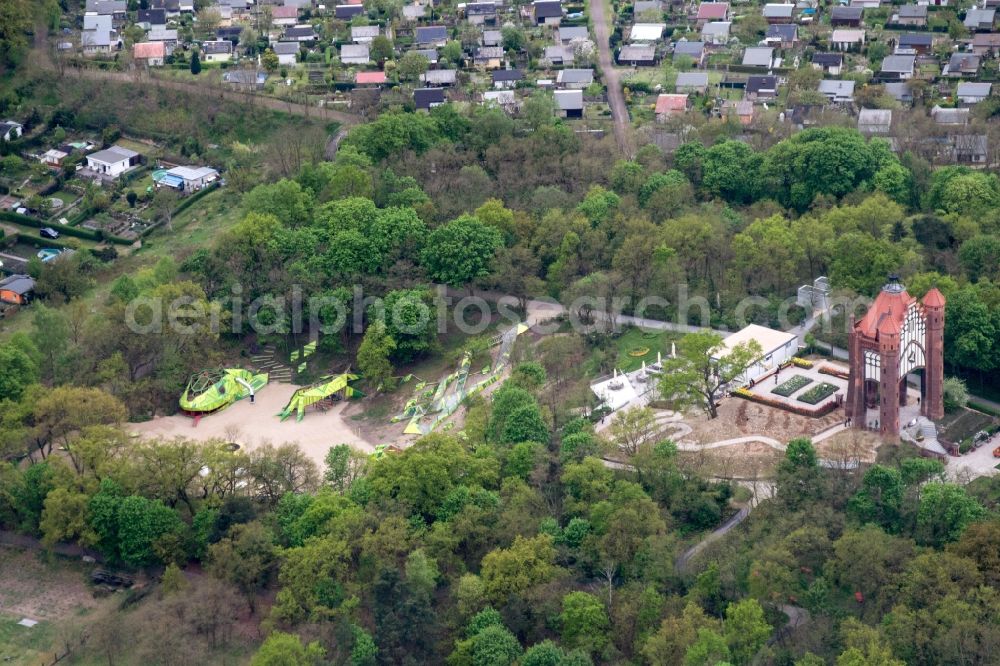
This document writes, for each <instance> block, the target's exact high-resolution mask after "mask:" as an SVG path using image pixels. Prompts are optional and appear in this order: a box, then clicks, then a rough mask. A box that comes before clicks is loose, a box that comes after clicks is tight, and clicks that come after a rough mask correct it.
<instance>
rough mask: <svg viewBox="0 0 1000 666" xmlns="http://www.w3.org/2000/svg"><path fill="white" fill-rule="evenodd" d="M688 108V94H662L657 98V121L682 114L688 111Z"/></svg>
mask: <svg viewBox="0 0 1000 666" xmlns="http://www.w3.org/2000/svg"><path fill="white" fill-rule="evenodd" d="M687 108H688V96H687V94H683V95H680V94H678V95H671V94H661V95H658V96H657V98H656V108H655V113H656V121H657V122H660V123H662V122H664V121H665V120H667V119H668V118H673V117H674V116H681V115H684V113H686V112H687Z"/></svg>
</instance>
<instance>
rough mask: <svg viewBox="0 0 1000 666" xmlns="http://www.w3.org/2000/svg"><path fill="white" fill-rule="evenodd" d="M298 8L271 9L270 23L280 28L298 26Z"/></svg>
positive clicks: (281, 7)
mask: <svg viewBox="0 0 1000 666" xmlns="http://www.w3.org/2000/svg"><path fill="white" fill-rule="evenodd" d="M298 22H299V8H298V7H290V6H284V5H282V6H280V7H271V23H272V24H273V25H278V26H282V27H289V26H293V25H296V24H298Z"/></svg>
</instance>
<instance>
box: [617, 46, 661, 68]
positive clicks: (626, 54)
mask: <svg viewBox="0 0 1000 666" xmlns="http://www.w3.org/2000/svg"><path fill="white" fill-rule="evenodd" d="M618 64H619V65H632V66H642V67H652V66H653V65H655V64H656V47H655V46H653V45H652V44H626V45H625V46H623V47H622V48H621V50H620V51H619V52H618Z"/></svg>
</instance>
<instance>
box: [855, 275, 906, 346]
mask: <svg viewBox="0 0 1000 666" xmlns="http://www.w3.org/2000/svg"><path fill="white" fill-rule="evenodd" d="M915 300H916V299H915V298H913V296H910V295H909V294H908V293H906V287H904V286H903V285H902V284H901V283H900V282H899V278H897V277H896V276H891V277H890V278H889V282H888V284H886V285H885V286H884V287H882V291H880V292H879V294H878V296H877V297H876V298H875V302H874V303H872V306H871V307H870V308H868V312H866V313H865V316H864V317H862V318H861V320H860V321H858V323H856V324H855V325H854V328H855V330H857V331H859V332H860V333H861V334H862V335H864V336H865V337H866V338H869V339H872V340H874V339H875V337H876V334H877V333H880V332H882V331H883V327H886V326H889V324H887V323H886V320H892V326H891V328H888V329H886V332H889V333H894V334H896V335H899V331H900V330H901V329H902V327H903V319H905V317H906V311H907V309H908V308H909V307H910V304H911V303H913V301H915Z"/></svg>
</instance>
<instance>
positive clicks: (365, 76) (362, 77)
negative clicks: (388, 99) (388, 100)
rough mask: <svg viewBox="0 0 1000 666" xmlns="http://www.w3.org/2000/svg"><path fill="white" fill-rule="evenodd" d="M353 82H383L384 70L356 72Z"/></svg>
mask: <svg viewBox="0 0 1000 666" xmlns="http://www.w3.org/2000/svg"><path fill="white" fill-rule="evenodd" d="M354 82H355V83H385V72H358V73H357V74H356V75H355V76H354Z"/></svg>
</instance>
